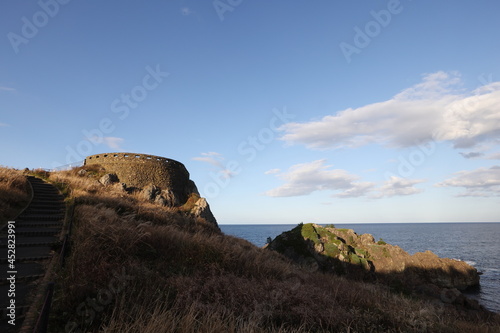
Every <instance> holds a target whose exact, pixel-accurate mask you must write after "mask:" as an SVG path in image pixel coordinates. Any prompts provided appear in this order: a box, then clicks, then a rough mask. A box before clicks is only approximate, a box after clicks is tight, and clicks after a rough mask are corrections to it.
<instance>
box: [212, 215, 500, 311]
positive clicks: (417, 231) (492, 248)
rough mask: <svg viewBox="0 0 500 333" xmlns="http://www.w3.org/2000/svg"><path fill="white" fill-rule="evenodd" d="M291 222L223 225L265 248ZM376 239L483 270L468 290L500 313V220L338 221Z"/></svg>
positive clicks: (221, 226)
mask: <svg viewBox="0 0 500 333" xmlns="http://www.w3.org/2000/svg"><path fill="white" fill-rule="evenodd" d="M295 226H296V225H291V224H266V225H263V224H222V225H220V228H221V230H222V231H223V232H224V233H225V234H228V235H232V236H236V237H239V238H243V239H246V240H248V241H250V242H251V243H253V244H255V245H257V246H259V247H262V246H264V245H265V244H266V241H267V239H268V237H271V238H274V237H276V236H278V235H279V234H281V233H282V232H285V231H288V230H291V229H292V228H294V227H295ZM335 227H337V228H349V229H353V230H354V231H355V232H356V233H357V234H365V233H368V234H372V235H373V237H375V240H379V239H383V240H384V241H385V242H387V243H389V244H392V245H398V246H400V247H401V248H402V249H403V250H405V251H406V252H408V253H410V254H413V253H416V252H423V251H427V250H430V251H432V252H434V253H435V254H437V255H438V256H440V257H444V258H452V259H457V260H462V261H465V262H467V263H468V264H470V265H472V266H474V267H476V268H477V270H478V271H479V272H481V273H482V275H481V277H480V286H479V287H478V288H473V290H468V291H466V294H467V296H468V297H471V298H474V299H477V300H478V301H479V303H480V304H482V305H483V306H484V307H486V308H487V309H489V310H490V311H494V312H498V313H500V223H479V222H478V223H370V224H335Z"/></svg>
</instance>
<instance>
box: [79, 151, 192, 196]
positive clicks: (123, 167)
mask: <svg viewBox="0 0 500 333" xmlns="http://www.w3.org/2000/svg"><path fill="white" fill-rule="evenodd" d="M84 165H100V166H101V167H103V168H104V169H105V170H106V171H107V172H109V173H115V174H116V175H117V176H118V178H119V179H120V182H123V183H125V184H127V186H134V187H140V188H142V187H145V186H147V185H151V184H152V185H156V186H159V187H160V188H162V189H171V190H173V191H175V192H177V193H185V192H186V190H187V189H188V188H189V187H192V185H191V183H192V181H191V180H190V179H189V172H188V171H187V169H186V167H185V166H184V164H182V163H181V162H178V161H175V160H172V159H169V158H165V157H160V156H154V155H146V154H136V153H104V154H96V155H91V156H87V157H86V158H85V162H84Z"/></svg>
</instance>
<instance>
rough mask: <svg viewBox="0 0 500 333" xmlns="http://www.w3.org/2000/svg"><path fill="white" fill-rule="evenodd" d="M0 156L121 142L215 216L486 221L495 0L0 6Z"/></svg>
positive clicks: (493, 187)
mask: <svg viewBox="0 0 500 333" xmlns="http://www.w3.org/2000/svg"><path fill="white" fill-rule="evenodd" d="M0 8H1V10H0V164H1V165H4V166H9V167H14V168H25V167H28V168H39V167H41V168H47V169H52V168H61V167H63V168H66V167H69V166H74V165H80V164H81V163H82V161H83V160H84V158H85V156H88V155H92V154H97V153H104V152H133V153H144V154H153V155H158V156H163V157H167V158H172V159H175V160H178V161H180V162H182V163H183V164H184V165H185V166H186V168H187V169H188V170H189V172H190V175H191V179H193V180H194V181H195V183H196V184H197V186H198V189H199V191H200V193H201V195H202V196H204V197H206V198H207V199H208V202H209V204H210V206H211V209H212V211H213V213H214V215H215V216H216V218H217V220H218V222H219V223H220V224H240V223H241V224H261V223H275V224H278V223H285V224H295V223H299V222H304V223H307V222H314V223H384V222H500V62H499V54H500V39H499V38H498V32H499V31H500V20H498V14H499V13H500V2H498V1H494V0H486V1H481V2H480V3H478V2H472V1H461V0H458V1H431V0H423V1H411V0H401V1H397V0H389V1H327V0H317V1H314V2H311V1H299V0H297V1H284V0H281V1H279V0H278V1H263V0H253V1H249V0H215V1H194V0H191V1H189V0H169V1H155V0H151V1H147V2H146V1H142V2H140V1H118V0H110V1H105V2H103V1H97V0H88V1H81V0H40V1H9V2H3V3H2V4H0Z"/></svg>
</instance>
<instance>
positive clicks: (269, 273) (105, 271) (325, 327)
mask: <svg viewBox="0 0 500 333" xmlns="http://www.w3.org/2000/svg"><path fill="white" fill-rule="evenodd" d="M78 170H79V169H74V170H71V171H65V172H57V173H52V174H50V175H49V176H48V179H49V180H50V181H53V182H57V183H58V184H59V186H61V184H64V187H65V189H66V193H67V194H68V203H69V204H70V205H74V217H73V223H74V225H73V231H72V248H71V252H70V254H69V256H68V258H67V261H66V265H65V267H64V269H60V270H59V271H57V272H56V276H57V278H56V286H57V289H56V292H55V298H54V301H53V311H52V315H51V322H50V330H51V331H53V332H64V331H66V332H70V331H73V332H117V333H118V332H125V333H126V332H143V333H153V332H155V333H156V332H182V333H184V332H214V333H220V332H423V331H425V332H498V329H499V327H500V326H499V321H498V318H493V317H490V318H486V317H485V316H484V315H482V314H481V313H479V312H473V311H469V312H463V311H460V310H457V309H455V308H454V307H445V306H444V305H443V304H441V303H432V304H431V303H429V302H426V301H423V300H417V299H411V298H408V297H406V296H403V295H399V294H395V293H391V292H390V291H389V290H388V289H387V288H384V287H382V286H376V285H373V284H368V283H362V282H354V281H349V280H346V279H344V278H341V277H338V276H334V275H326V274H322V273H319V272H311V271H308V270H307V269H305V268H301V267H298V266H296V265H294V264H292V263H291V262H290V261H289V260H288V259H286V258H285V257H283V256H281V255H279V254H277V253H275V252H273V251H269V250H264V249H260V248H258V247H256V246H254V245H252V244H251V243H249V242H247V241H245V240H242V239H238V238H234V237H231V236H226V235H224V234H222V233H220V232H219V231H218V230H216V228H214V227H213V226H211V225H210V224H209V223H206V222H205V221H204V220H202V219H193V218H192V217H190V216H188V215H187V214H186V213H185V212H184V210H182V209H172V208H166V207H160V206H157V205H154V204H152V203H150V202H147V201H145V200H144V199H142V198H141V196H140V195H137V194H134V193H127V192H125V191H123V189H122V187H120V186H119V185H115V186H108V187H105V186H102V185H100V184H99V183H98V181H97V179H98V177H99V176H100V171H99V170H98V169H95V168H94V169H91V170H89V171H88V172H87V173H86V174H85V175H83V176H79V174H78V173H77V172H78ZM242 199H243V198H242Z"/></svg>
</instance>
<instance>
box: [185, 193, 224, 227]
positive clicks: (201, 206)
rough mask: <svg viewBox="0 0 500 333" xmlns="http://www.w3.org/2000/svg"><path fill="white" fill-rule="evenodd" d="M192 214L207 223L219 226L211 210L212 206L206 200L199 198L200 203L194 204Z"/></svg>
mask: <svg viewBox="0 0 500 333" xmlns="http://www.w3.org/2000/svg"><path fill="white" fill-rule="evenodd" d="M191 214H193V215H194V216H195V217H200V218H203V219H205V220H206V221H207V222H209V223H211V224H214V225H215V226H217V227H218V225H217V220H216V219H215V217H214V215H213V214H212V211H211V210H210V206H209V205H208V202H207V200H206V199H205V198H199V199H198V201H196V203H195V204H194V207H193V208H192V209H191Z"/></svg>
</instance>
